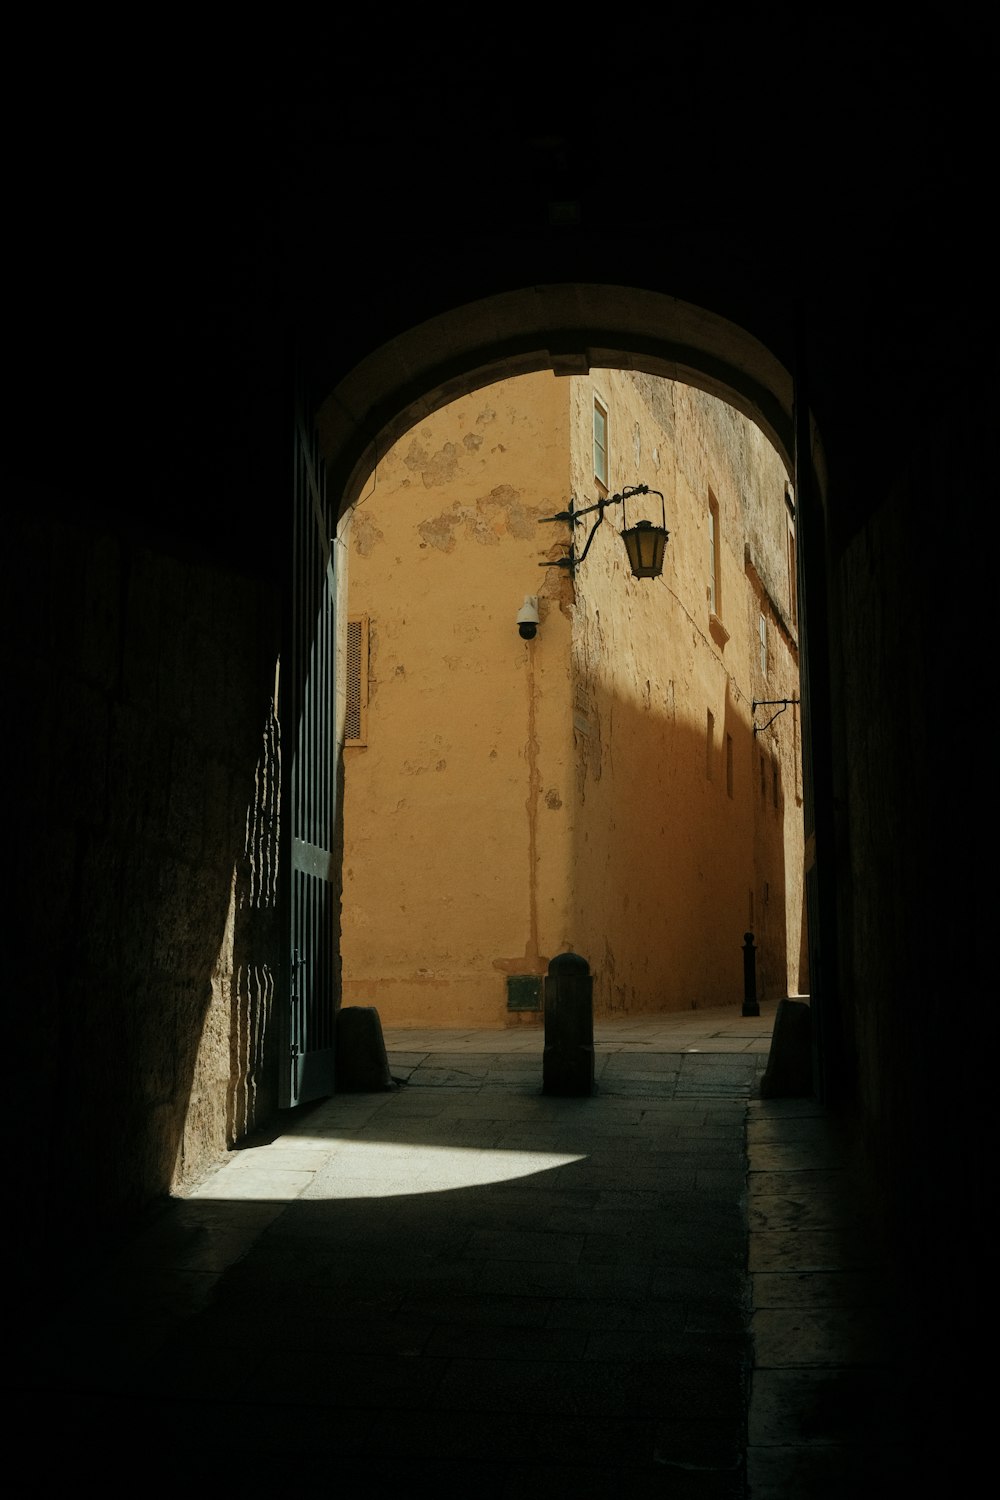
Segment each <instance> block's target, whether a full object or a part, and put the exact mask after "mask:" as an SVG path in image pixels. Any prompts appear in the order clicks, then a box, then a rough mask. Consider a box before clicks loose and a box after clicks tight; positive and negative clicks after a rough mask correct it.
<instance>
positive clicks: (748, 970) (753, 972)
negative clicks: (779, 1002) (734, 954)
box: [743, 932, 760, 1016]
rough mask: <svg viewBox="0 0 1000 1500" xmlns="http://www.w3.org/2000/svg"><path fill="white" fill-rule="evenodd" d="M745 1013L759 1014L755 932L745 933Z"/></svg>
mask: <svg viewBox="0 0 1000 1500" xmlns="http://www.w3.org/2000/svg"><path fill="white" fill-rule="evenodd" d="M743 1014H744V1015H745V1016H759V1015H760V1006H759V1005H758V1004H757V950H756V948H755V947H754V945H753V933H752V932H745V933H744V934H743Z"/></svg>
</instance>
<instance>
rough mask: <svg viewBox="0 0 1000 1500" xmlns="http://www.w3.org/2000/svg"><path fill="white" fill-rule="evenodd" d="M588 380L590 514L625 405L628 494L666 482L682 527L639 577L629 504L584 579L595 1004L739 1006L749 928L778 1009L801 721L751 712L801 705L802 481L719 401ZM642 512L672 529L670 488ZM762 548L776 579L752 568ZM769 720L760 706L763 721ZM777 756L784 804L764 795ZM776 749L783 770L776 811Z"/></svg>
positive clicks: (584, 756)
mask: <svg viewBox="0 0 1000 1500" xmlns="http://www.w3.org/2000/svg"><path fill="white" fill-rule="evenodd" d="M572 385H573V390H572V395H571V407H572V432H571V448H572V485H573V490H574V493H575V494H576V495H577V496H578V503H580V504H582V503H585V501H589V500H592V499H593V497H594V496H595V494H596V489H595V481H594V474H593V441H592V432H593V426H592V424H593V406H594V398H595V396H597V397H598V398H599V399H600V400H601V401H602V402H603V404H604V405H605V406H606V407H607V410H608V451H609V462H610V472H609V485H610V489H611V492H612V493H619V492H620V491H621V490H622V489H623V488H624V487H625V486H627V485H632V484H639V483H646V484H648V485H649V486H650V487H651V488H652V489H657V490H661V491H663V493H664V496H665V500H666V507H667V528H668V531H669V532H670V541H669V543H668V547H667V554H666V562H665V566H664V571H663V575H662V577H661V578H658V579H642V580H640V579H635V578H633V577H632V575H631V571H630V569H629V566H628V561H627V558H626V555H625V550H624V547H623V545H622V542H621V540H620V538H619V537H618V536H617V535H616V534H615V533H616V532H617V531H619V530H620V529H621V525H622V520H621V516H622V509H623V508H622V507H621V506H615V507H612V508H611V509H609V510H608V511H607V512H606V517H607V519H606V520H605V522H604V523H603V525H602V527H601V529H600V531H599V532H598V534H597V535H596V536H595V538H594V541H593V543H592V546H591V549H590V552H589V554H588V556H587V559H586V561H585V563H584V564H583V566H582V567H581V568H580V569H579V570H578V572H577V578H576V607H575V612H574V638H573V655H574V680H575V697H576V711H577V712H576V720H575V725H574V729H575V741H576V764H577V789H578V799H579V804H580V807H579V814H578V818H577V824H576V840H577V843H576V850H575V857H574V864H575V871H576V910H577V913H578V925H579V928H580V936H579V938H578V942H577V946H578V948H579V951H580V952H582V953H584V955H585V956H586V957H588V958H589V959H590V962H591V967H592V969H593V971H594V977H595V987H594V993H595V1010H596V1012H597V1013H598V1014H602V1013H621V1012H634V1011H659V1010H677V1009H683V1008H688V1007H701V1006H711V1005H719V1004H731V1003H734V1002H737V1001H739V1000H741V999H742V995H743V958H742V945H743V935H744V933H745V932H746V931H747V930H753V932H754V934H755V938H756V940H757V946H758V949H759V954H758V980H759V984H758V989H759V993H760V995H761V998H764V996H765V995H766V994H769V995H772V996H773V995H778V996H782V995H785V994H786V993H797V992H798V990H799V988H800V982H801V976H800V972H799V945H800V937H801V922H802V855H801V846H802V837H801V801H800V794H801V771H800V770H799V769H798V767H799V765H800V760H799V743H798V733H797V730H798V721H797V717H796V716H797V710H796V709H789V710H788V711H787V714H786V715H784V716H782V717H780V718H779V719H777V720H776V721H775V724H774V725H773V726H772V728H771V730H770V731H769V732H768V734H767V735H766V736H765V735H755V734H754V732H753V716H752V704H753V701H754V700H755V699H759V698H765V697H766V698H777V697H786V696H787V697H790V698H791V697H797V696H798V672H797V661H796V657H795V649H794V644H793V638H792V634H791V632H790V631H789V629H788V628H787V627H788V619H787V616H788V611H789V600H788V591H789V585H788V578H787V568H786V567H785V565H784V559H785V558H786V556H787V544H786V538H785V528H786V525H787V515H788V512H787V508H786V506H785V499H784V497H785V489H786V479H787V476H786V475H785V472H784V470H783V468H782V466H781V463H780V461H779V459H778V457H777V454H776V453H775V452H774V450H773V449H772V448H771V447H770V445H769V444H768V443H767V442H766V441H765V440H764V438H763V437H762V435H761V434H760V433H759V432H758V430H757V429H756V428H755V427H754V426H753V424H752V423H750V422H749V421H747V420H746V419H745V418H744V417H742V416H741V415H740V414H739V413H737V412H735V411H733V410H732V409H731V408H729V407H727V406H725V405H723V404H722V403H721V402H718V401H716V400H714V399H713V398H712V397H709V396H706V395H704V394H703V393H701V392H697V391H695V390H693V389H691V388H689V387H686V386H682V385H677V384H674V383H671V382H666V381H658V380H655V379H654V378H652V377H648V376H644V375H636V374H632V373H629V372H620V371H610V370H607V371H605V370H600V371H594V372H592V374H591V375H590V376H589V377H574V379H573V381H572ZM710 489H711V491H712V494H713V495H714V497H715V499H716V500H717V502H718V507H719V537H720V543H721V590H720V603H719V615H718V617H717V618H716V619H714V620H713V618H712V617H711V615H710V611H709V601H708V592H707V591H708V574H709V551H710V549H709V532H708V497H709V490H710ZM625 510H626V514H627V520H628V523H629V524H630V525H631V524H634V522H635V521H637V520H639V519H641V518H643V517H646V518H648V519H649V520H651V521H653V522H654V523H658V522H659V521H660V519H661V509H660V502H659V500H658V499H657V498H656V497H654V496H652V495H650V496H647V497H643V498H641V499H640V498H637V499H636V500H635V501H630V502H627V504H626V507H625ZM582 540H583V538H582V536H581V537H580V540H579V541H578V548H579V546H580V545H581V544H582ZM748 544H749V547H750V551H751V554H752V555H753V556H754V557H755V558H756V560H757V567H758V568H759V570H760V575H758V573H757V571H756V570H755V568H754V567H753V566H752V564H751V565H750V566H748V562H747V557H748ZM762 577H763V578H764V579H766V580H767V586H765V585H764V584H762V582H761V578H762ZM767 587H770V588H771V589H772V590H773V591H774V593H775V595H776V600H775V603H776V605H777V608H776V609H775V608H774V607H772V604H771V599H770V595H769V594H768V592H767ZM762 599H763V601H764V602H763V606H762V605H761V600H762ZM762 607H763V609H764V610H765V613H767V614H768V616H769V625H768V644H769V663H768V674H767V677H766V678H765V677H764V676H763V674H762V673H761V670H760V661H759V628H758V618H759V614H760V612H761V608H762ZM772 616H773V617H774V618H773V619H772V618H771V617H772ZM779 619H780V620H782V621H783V622H784V624H785V627H786V628H785V631H784V633H782V632H781V631H780V630H779V629H778V628H777V621H778V620H779ZM709 715H711V741H710V738H709V735H710V730H709V725H710V720H709ZM763 717H764V715H763V714H762V713H761V711H759V710H758V717H757V722H758V723H760V722H762V719H763ZM727 738H731V741H732V756H733V777H732V795H731V796H730V794H729V786H728V780H727ZM762 749H763V750H764V751H765V754H766V756H767V762H766V768H767V786H766V794H767V795H766V798H762V797H761V796H760V793H759V764H760V754H761V751H762ZM772 758H774V759H775V760H776V761H777V764H778V768H779V787H778V805H777V806H775V805H774V787H773V779H772V764H771V763H772ZM796 791H798V793H799V800H798V801H796ZM786 912H787V916H786ZM762 940H763V946H762Z"/></svg>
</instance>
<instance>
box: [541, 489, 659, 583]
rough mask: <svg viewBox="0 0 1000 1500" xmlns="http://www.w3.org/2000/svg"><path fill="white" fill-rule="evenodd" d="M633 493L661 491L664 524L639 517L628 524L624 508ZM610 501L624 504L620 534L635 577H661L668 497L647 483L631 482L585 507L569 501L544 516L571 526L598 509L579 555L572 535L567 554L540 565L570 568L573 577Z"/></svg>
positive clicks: (654, 493) (655, 493) (643, 493)
mask: <svg viewBox="0 0 1000 1500" xmlns="http://www.w3.org/2000/svg"><path fill="white" fill-rule="evenodd" d="M633 495H659V497H660V514H661V521H662V524H661V525H659V526H657V525H655V524H654V522H652V521H648V520H643V521H637V522H636V524H635V525H634V526H629V525H628V518H627V515H626V511H625V502H626V500H631V499H632V497H633ZM609 505H620V506H621V508H622V533H621V538H622V541H623V542H624V543H625V551H626V553H627V554H628V560H629V566H630V567H631V569H632V576H633V578H659V576H660V574H661V573H662V572H663V554H664V552H665V551H666V546H667V539H668V537H669V536H670V533H669V531H668V530H667V507H666V501H665V500H664V498H663V496H662V494H660V491H659V490H651V489H650V488H649V485H648V484H631V485H626V486H625V488H624V489H623V490H622V491H621V493H620V494H618V495H609V496H608V498H607V499H606V500H598V501H597V502H596V504H594V505H585V506H584V507H583V509H582V510H577V509H576V507H575V504H574V502H573V501H572V500H571V501H570V502H569V507H568V509H567V510H561V511H559V513H558V514H557V515H554V516H543V517H542V520H543V521H568V522H569V524H570V526H577V525H578V524H579V522H580V517H581V516H587V515H590V514H591V513H592V512H593V511H595V510H596V511H597V520H596V521H595V522H594V524H593V526H592V527H591V528H590V535H589V536H588V537H587V541H586V544H585V546H584V549H583V551H582V552H581V553H580V556H579V557H577V555H576V548H575V546H574V542H573V538H572V536H571V537H570V543H569V552H568V553H567V555H566V556H565V557H560V558H558V559H557V560H556V561H555V562H543V563H539V565H538V566H539V567H540V568H568V569H569V573H570V577H573V576H574V575H575V573H576V570H577V568H578V567H579V566H580V564H581V563H582V562H583V560H584V558H585V557H586V555H587V553H588V552H589V551H590V544H591V542H592V541H593V540H594V534H595V532H596V531H597V528H598V526H600V524H601V522H602V521H603V520H604V512H605V511H606V510H607V508H608V506H609Z"/></svg>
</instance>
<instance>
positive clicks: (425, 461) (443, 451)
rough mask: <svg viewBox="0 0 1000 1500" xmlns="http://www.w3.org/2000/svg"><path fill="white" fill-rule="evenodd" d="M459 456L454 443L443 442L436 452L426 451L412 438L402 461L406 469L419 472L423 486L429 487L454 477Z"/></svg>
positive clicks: (441, 483)
mask: <svg viewBox="0 0 1000 1500" xmlns="http://www.w3.org/2000/svg"><path fill="white" fill-rule="evenodd" d="M460 456H461V455H460V452H459V449H458V448H457V447H456V446H455V444H454V443H444V444H443V445H442V447H440V448H439V449H438V451H437V452H436V453H428V452H427V449H426V448H424V447H423V446H422V445H421V444H420V443H418V442H417V440H416V438H414V439H413V441H412V442H411V444H410V446H409V448H408V449H407V451H406V454H405V455H404V457H403V462H404V463H405V464H406V467H407V468H408V469H412V470H414V472H415V473H417V474H419V475H420V477H421V479H422V480H423V482H424V484H425V486H426V487H427V488H428V489H430V487H431V486H432V485H435V484H438V485H444V484H449V483H450V482H451V481H452V480H453V479H454V477H455V472H456V470H457V468H458V460H459V458H460Z"/></svg>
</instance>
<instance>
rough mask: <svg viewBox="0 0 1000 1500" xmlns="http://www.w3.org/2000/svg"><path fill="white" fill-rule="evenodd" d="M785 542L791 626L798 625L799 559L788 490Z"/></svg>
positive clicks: (793, 515)
mask: <svg viewBox="0 0 1000 1500" xmlns="http://www.w3.org/2000/svg"><path fill="white" fill-rule="evenodd" d="M785 505H786V507H787V514H786V518H785V520H786V528H787V529H786V540H787V552H788V613H789V616H790V618H791V621H792V624H793V625H794V626H796V627H798V623H799V559H798V553H797V551H796V548H795V505H794V504H793V501H792V496H791V493H790V491H789V489H788V488H787V487H786V489H785Z"/></svg>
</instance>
